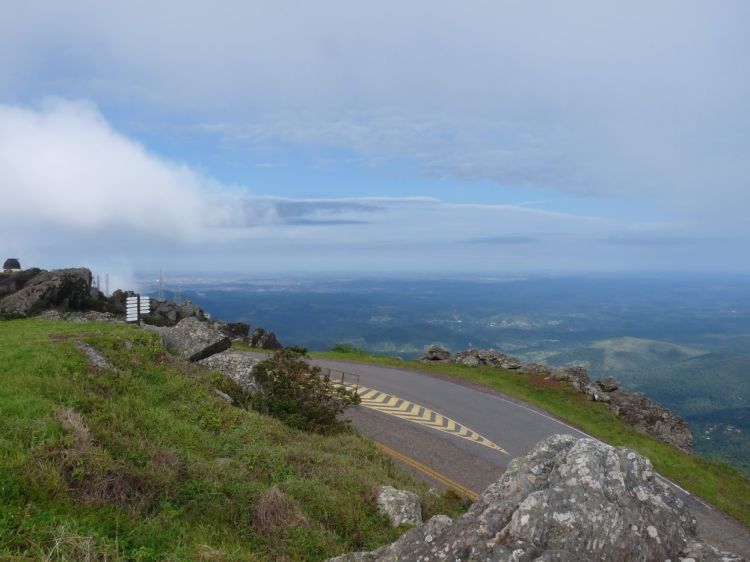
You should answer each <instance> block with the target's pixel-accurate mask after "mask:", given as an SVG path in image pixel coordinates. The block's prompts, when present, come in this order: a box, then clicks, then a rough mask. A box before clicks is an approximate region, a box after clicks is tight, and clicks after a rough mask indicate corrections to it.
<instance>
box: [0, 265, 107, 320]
mask: <svg viewBox="0 0 750 562" xmlns="http://www.w3.org/2000/svg"><path fill="white" fill-rule="evenodd" d="M97 292H98V291H97ZM95 297H96V295H95V294H94V291H92V287H91V271H89V270H88V269H86V268H84V267H80V268H71V269H56V270H54V271H42V272H40V273H38V274H37V275H34V276H33V277H32V278H31V279H28V280H26V281H25V282H24V285H23V288H21V289H20V290H18V291H15V292H13V293H11V294H9V295H7V296H5V297H4V298H3V299H2V300H0V317H4V318H25V317H28V316H35V315H37V314H39V313H40V312H42V311H44V310H47V309H49V308H56V307H60V308H69V309H73V310H82V309H84V308H87V305H88V304H89V303H91V301H92V300H93V299H94V298H95Z"/></svg>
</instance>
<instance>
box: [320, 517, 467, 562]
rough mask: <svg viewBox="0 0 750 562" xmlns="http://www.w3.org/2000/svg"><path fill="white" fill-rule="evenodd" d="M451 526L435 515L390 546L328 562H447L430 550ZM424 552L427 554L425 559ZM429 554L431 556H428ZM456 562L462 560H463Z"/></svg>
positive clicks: (448, 521)
mask: <svg viewBox="0 0 750 562" xmlns="http://www.w3.org/2000/svg"><path fill="white" fill-rule="evenodd" d="M452 524H453V520H452V519H451V518H450V517H448V516H446V515H435V517H432V518H430V519H429V520H428V521H427V522H426V523H425V524H424V525H420V526H419V527H415V528H413V529H410V530H409V531H407V532H406V534H405V535H403V536H402V537H401V538H400V539H399V540H398V541H396V542H395V543H393V544H392V545H388V546H384V547H381V548H379V549H377V550H375V551H373V552H353V553H351V554H344V555H342V556H337V557H336V558H329V559H328V562H386V561H387V562H399V561H403V562H409V561H411V560H415V561H416V560H420V561H421V560H424V561H425V562H432V561H433V560H449V559H448V558H446V557H445V556H442V557H441V556H440V554H439V553H438V552H437V551H435V552H433V549H431V548H430V546H431V545H432V543H433V542H434V541H435V537H439V536H441V535H442V534H443V533H445V532H446V530H447V529H449V528H450V526H451V525H452ZM424 552H428V553H429V554H428V555H427V557H426V558H421V557H422V556H424ZM430 554H431V555H432V556H430ZM456 560H464V559H463V558H461V559H459V558H457V559H456Z"/></svg>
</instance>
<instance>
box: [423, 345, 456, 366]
mask: <svg viewBox="0 0 750 562" xmlns="http://www.w3.org/2000/svg"><path fill="white" fill-rule="evenodd" d="M420 360H421V361H443V362H447V361H450V360H451V352H450V351H448V350H447V349H445V348H444V347H440V346H439V345H431V346H430V347H429V348H428V349H427V351H425V352H424V355H422V357H420Z"/></svg>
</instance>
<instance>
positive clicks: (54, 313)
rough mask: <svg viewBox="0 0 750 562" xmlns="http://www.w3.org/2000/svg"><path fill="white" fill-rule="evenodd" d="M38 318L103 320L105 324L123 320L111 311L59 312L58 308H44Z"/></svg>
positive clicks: (79, 321)
mask: <svg viewBox="0 0 750 562" xmlns="http://www.w3.org/2000/svg"><path fill="white" fill-rule="evenodd" d="M37 318H39V319H40V320H58V321H63V322H76V323H81V322H105V323H107V324H116V323H120V322H124V320H122V319H119V318H117V317H116V316H115V315H114V314H112V313H111V312H98V311H96V310H87V311H85V312H81V311H75V312H60V311H59V310H45V311H44V312H42V313H41V314H40V315H39V316H37Z"/></svg>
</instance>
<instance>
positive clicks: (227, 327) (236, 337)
mask: <svg viewBox="0 0 750 562" xmlns="http://www.w3.org/2000/svg"><path fill="white" fill-rule="evenodd" d="M213 325H214V328H216V329H217V330H219V331H220V332H223V333H224V335H226V336H227V337H228V338H229V339H231V340H232V341H245V340H246V339H247V337H248V334H249V333H250V325H249V324H246V323H245V322H222V321H219V320H217V321H215V322H214V323H213ZM274 337H275V336H274Z"/></svg>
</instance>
